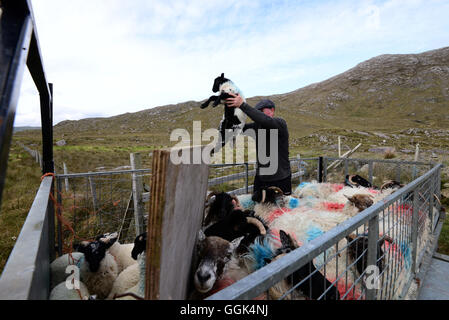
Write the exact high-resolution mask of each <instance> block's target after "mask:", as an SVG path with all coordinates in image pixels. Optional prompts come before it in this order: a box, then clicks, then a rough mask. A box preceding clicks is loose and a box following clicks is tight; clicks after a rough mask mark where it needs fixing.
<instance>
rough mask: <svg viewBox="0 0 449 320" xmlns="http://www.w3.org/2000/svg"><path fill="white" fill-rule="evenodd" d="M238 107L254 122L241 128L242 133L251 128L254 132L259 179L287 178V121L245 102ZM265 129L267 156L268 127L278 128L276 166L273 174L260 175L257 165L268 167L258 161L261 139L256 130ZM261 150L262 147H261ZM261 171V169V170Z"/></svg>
mask: <svg viewBox="0 0 449 320" xmlns="http://www.w3.org/2000/svg"><path fill="white" fill-rule="evenodd" d="M240 109H241V110H242V111H243V112H245V113H246V114H247V115H248V116H249V117H250V118H251V119H252V120H253V121H254V122H252V123H247V124H245V126H244V128H243V133H244V134H245V130H248V129H253V130H254V131H255V133H256V150H257V165H258V168H257V171H256V174H257V175H258V176H259V179H260V180H261V181H276V180H282V179H285V178H287V177H288V176H289V175H291V170H290V161H289V160H288V157H289V151H288V129H287V123H286V122H285V120H284V119H282V118H276V117H273V118H271V117H269V116H267V115H266V114H264V113H263V112H262V111H259V110H256V109H254V108H253V107H251V106H250V105H248V104H247V103H243V104H242V105H241V106H240ZM259 129H266V135H265V137H266V141H265V143H266V149H265V150H266V155H267V157H268V156H269V153H270V141H269V139H270V134H269V129H278V150H277V151H278V168H277V171H276V173H275V174H273V175H260V174H259V167H268V166H269V165H270V163H268V164H265V165H263V164H261V163H260V162H259V156H258V151H259V148H260V147H261V143H262V142H263V141H259V137H258V136H259V135H258V130H259ZM262 150H263V148H262ZM262 172H263V171H262Z"/></svg>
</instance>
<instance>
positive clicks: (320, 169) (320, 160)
mask: <svg viewBox="0 0 449 320" xmlns="http://www.w3.org/2000/svg"><path fill="white" fill-rule="evenodd" d="M318 182H320V183H321V182H323V157H319V158H318Z"/></svg>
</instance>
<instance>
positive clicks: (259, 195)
mask: <svg viewBox="0 0 449 320" xmlns="http://www.w3.org/2000/svg"><path fill="white" fill-rule="evenodd" d="M251 200H253V201H254V202H260V200H262V192H261V191H260V190H258V191H256V192H254V193H253V196H252V197H251Z"/></svg>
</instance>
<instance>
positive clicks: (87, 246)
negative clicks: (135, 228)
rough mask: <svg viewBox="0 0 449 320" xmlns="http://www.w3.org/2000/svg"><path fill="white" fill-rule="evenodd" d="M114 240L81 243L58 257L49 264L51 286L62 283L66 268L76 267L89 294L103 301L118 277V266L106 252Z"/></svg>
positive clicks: (105, 239)
mask: <svg viewBox="0 0 449 320" xmlns="http://www.w3.org/2000/svg"><path fill="white" fill-rule="evenodd" d="M114 241H115V239H110V238H101V239H99V240H95V241H90V242H89V241H83V242H81V243H80V244H79V245H76V246H75V250H78V252H73V253H69V254H64V255H62V256H61V257H58V258H57V259H55V260H54V261H53V262H52V263H51V264H50V272H51V275H50V276H51V286H52V288H54V287H55V286H56V285H57V284H59V283H61V282H64V281H65V280H66V278H67V276H68V274H67V273H66V270H67V267H68V266H70V265H73V266H76V267H78V270H79V276H80V280H81V281H82V282H84V284H85V285H86V286H87V289H88V290H89V292H90V293H91V294H95V295H96V296H97V297H98V298H99V299H104V298H106V297H107V295H108V294H109V291H110V290H111V288H112V285H113V283H114V281H115V279H116V278H117V275H118V266H117V262H116V261H115V259H114V257H113V256H112V255H111V254H110V253H108V252H107V249H108V248H109V247H110V246H111V245H112V243H113V242H114Z"/></svg>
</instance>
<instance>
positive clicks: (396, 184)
mask: <svg viewBox="0 0 449 320" xmlns="http://www.w3.org/2000/svg"><path fill="white" fill-rule="evenodd" d="M403 186H404V184H401V183H399V182H398V181H395V180H387V181H385V182H384V183H383V184H382V186H381V187H380V191H381V192H382V190H384V189H390V188H398V189H399V188H402V187H403Z"/></svg>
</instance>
